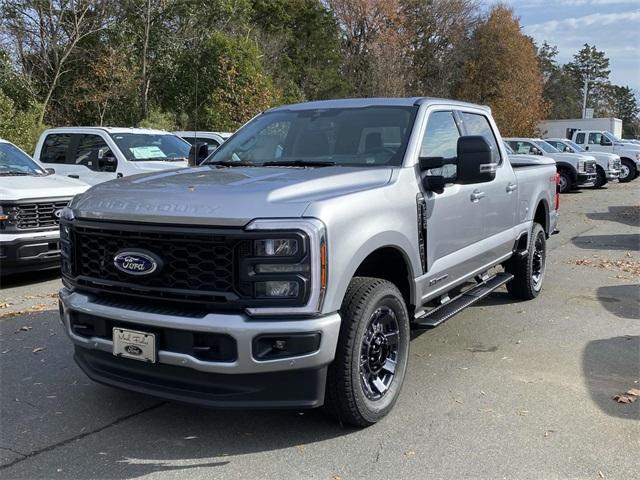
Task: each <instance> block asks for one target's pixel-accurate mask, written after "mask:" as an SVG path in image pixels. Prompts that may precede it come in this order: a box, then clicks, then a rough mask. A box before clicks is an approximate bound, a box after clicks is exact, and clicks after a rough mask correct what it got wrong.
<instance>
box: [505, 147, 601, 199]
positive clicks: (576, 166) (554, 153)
mask: <svg viewBox="0 0 640 480" xmlns="http://www.w3.org/2000/svg"><path fill="white" fill-rule="evenodd" d="M504 141H505V142H507V143H508V144H509V146H510V147H511V148H512V149H513V151H514V152H515V153H517V154H525V155H544V156H547V157H551V158H553V159H554V160H555V161H556V168H557V170H558V174H559V175H560V179H559V182H560V183H559V185H560V193H566V192H568V191H570V190H572V189H575V188H579V187H593V186H594V185H595V183H596V159H595V158H594V157H592V156H590V155H582V154H577V153H561V152H560V151H559V150H558V149H556V148H554V147H553V146H552V145H550V144H549V143H547V142H545V141H544V140H542V139H540V138H505V139H504Z"/></svg>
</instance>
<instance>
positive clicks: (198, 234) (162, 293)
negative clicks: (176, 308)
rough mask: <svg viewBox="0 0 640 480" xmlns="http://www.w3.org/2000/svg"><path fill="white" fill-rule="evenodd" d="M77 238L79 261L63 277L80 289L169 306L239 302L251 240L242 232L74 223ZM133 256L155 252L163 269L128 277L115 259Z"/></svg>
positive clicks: (74, 252)
mask: <svg viewBox="0 0 640 480" xmlns="http://www.w3.org/2000/svg"><path fill="white" fill-rule="evenodd" d="M71 235H72V244H73V249H72V252H71V253H72V257H73V258H72V259H71V266H70V268H69V269H66V268H63V272H64V273H65V274H66V275H67V276H68V277H72V278H73V283H75V284H76V285H78V286H81V287H87V288H90V289H94V290H99V291H103V292H112V293H120V294H126V295H134V296H143V297H145V298H149V297H155V298H158V299H164V300H180V301H190V300H194V301H200V302H206V303H218V304H223V303H226V302H230V301H233V300H237V299H238V295H237V293H236V291H235V288H234V285H235V284H236V272H237V268H236V265H237V263H238V252H239V251H240V250H242V249H243V248H242V247H243V244H244V243H247V242H248V240H246V239H242V238H239V237H238V235H237V232H235V233H234V231H229V232H225V231H224V229H213V230H212V229H207V228H201V227H187V228H180V227H158V226H151V227H150V226H141V225H135V226H134V225H125V224H113V225H112V224H109V223H105V222H101V223H93V222H74V225H73V227H72V229H71ZM127 250H145V251H147V252H150V253H152V254H154V255H155V256H157V257H158V258H159V259H161V260H162V267H161V268H159V269H158V271H157V272H154V273H152V274H150V275H148V276H142V275H131V274H128V273H125V272H122V271H120V270H119V269H118V268H116V266H115V264H114V257H115V256H116V255H117V254H118V253H119V252H122V251H127ZM66 270H71V271H66Z"/></svg>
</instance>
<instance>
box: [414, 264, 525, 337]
mask: <svg viewBox="0 0 640 480" xmlns="http://www.w3.org/2000/svg"><path fill="white" fill-rule="evenodd" d="M512 278H513V275H511V274H510V273H498V274H496V275H495V276H493V277H491V278H490V279H488V280H486V281H484V282H482V283H479V284H478V285H476V286H475V287H472V288H471V289H469V290H467V291H466V292H464V293H463V294H462V295H459V296H457V297H456V298H454V299H453V300H451V301H449V302H447V303H445V304H444V305H440V306H439V307H436V308H434V309H433V310H430V311H429V312H427V313H426V314H424V315H423V316H421V317H418V318H416V319H415V320H414V321H413V323H412V324H411V328H412V329H413V330H424V329H427V328H433V327H437V326H438V325H440V324H441V323H444V322H446V321H447V320H449V319H450V318H451V317H453V316H454V315H456V314H457V313H460V312H461V311H462V310H464V309H465V308H467V307H468V306H470V305H473V304H474V303H476V302H477V301H479V300H482V299H483V298H484V297H486V296H487V295H489V294H490V293H491V292H493V291H494V290H495V289H496V288H498V287H501V286H502V285H504V284H505V283H507V282H508V281H510V280H511V279H512Z"/></svg>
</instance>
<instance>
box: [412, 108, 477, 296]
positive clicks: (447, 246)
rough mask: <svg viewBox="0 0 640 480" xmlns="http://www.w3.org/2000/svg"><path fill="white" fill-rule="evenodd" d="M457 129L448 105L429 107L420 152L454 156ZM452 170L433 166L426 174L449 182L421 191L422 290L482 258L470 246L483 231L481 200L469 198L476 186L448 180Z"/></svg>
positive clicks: (441, 286) (439, 286)
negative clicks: (424, 256) (424, 264)
mask: <svg viewBox="0 0 640 480" xmlns="http://www.w3.org/2000/svg"><path fill="white" fill-rule="evenodd" d="M461 132H462V130H461V128H460V125H459V122H458V119H457V118H456V117H455V115H454V113H453V111H452V110H432V111H431V112H430V113H429V115H428V118H427V124H426V128H425V132H424V134H423V138H422V145H421V150H420V156H421V157H443V158H445V159H449V160H452V161H455V157H456V156H457V143H458V138H459V137H460V136H461ZM456 170H457V168H456V165H455V164H454V165H445V167H443V168H442V169H434V170H433V171H431V172H430V174H431V175H443V176H444V177H445V179H446V180H448V182H449V183H447V185H446V186H445V188H444V191H443V192H442V193H434V192H423V195H424V197H425V201H426V216H427V233H426V236H425V238H426V249H425V250H426V253H427V274H426V275H425V277H424V278H423V281H424V283H423V285H422V291H423V292H424V293H425V294H427V295H429V294H435V293H436V292H437V291H439V290H446V287H447V285H449V284H451V283H455V282H456V281H457V280H459V279H460V278H461V277H463V276H465V275H466V274H467V273H468V272H469V271H471V270H473V269H475V268H477V267H479V266H480V263H481V262H482V258H481V257H482V255H481V254H480V252H479V251H478V249H476V248H474V245H475V244H476V243H478V242H480V241H481V240H482V238H483V235H484V233H483V226H482V224H483V220H482V200H479V201H478V200H473V199H472V193H473V191H474V190H475V189H476V186H474V185H458V184H455V183H453V182H454V181H455V179H456ZM420 187H421V188H422V185H421V186H420Z"/></svg>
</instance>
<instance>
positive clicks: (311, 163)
mask: <svg viewBox="0 0 640 480" xmlns="http://www.w3.org/2000/svg"><path fill="white" fill-rule="evenodd" d="M335 164H336V162H322V161H320V160H274V161H272V162H264V163H263V164H262V166H263V167H333V166H335Z"/></svg>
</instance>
